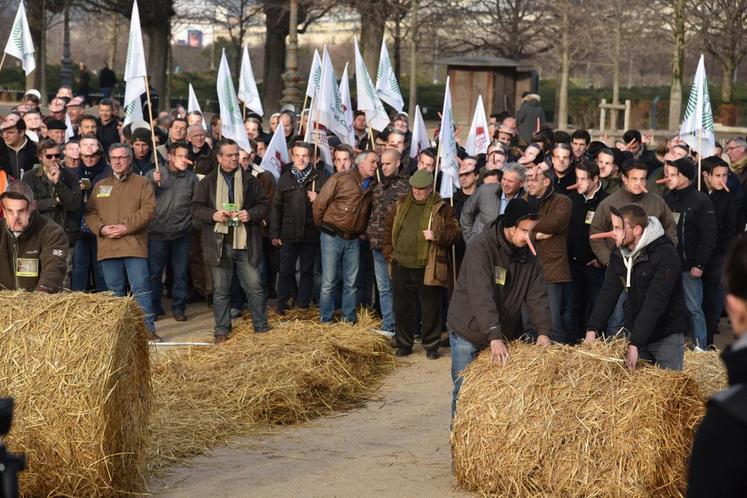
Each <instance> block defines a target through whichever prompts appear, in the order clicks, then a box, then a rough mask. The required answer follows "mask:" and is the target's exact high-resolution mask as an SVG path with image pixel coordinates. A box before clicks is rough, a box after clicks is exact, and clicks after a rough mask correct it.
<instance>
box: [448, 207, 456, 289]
mask: <svg viewBox="0 0 747 498" xmlns="http://www.w3.org/2000/svg"><path fill="white" fill-rule="evenodd" d="M449 204H451V208H452V209H454V194H453V193H452V194H451V197H450V198H449ZM451 257H452V258H453V259H454V266H452V268H451V269H452V272H453V273H454V287H456V281H457V272H456V267H457V263H456V244H451Z"/></svg>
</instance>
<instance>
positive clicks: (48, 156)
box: [44, 153, 62, 159]
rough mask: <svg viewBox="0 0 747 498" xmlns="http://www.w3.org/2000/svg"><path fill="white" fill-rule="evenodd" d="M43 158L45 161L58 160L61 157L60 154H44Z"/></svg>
mask: <svg viewBox="0 0 747 498" xmlns="http://www.w3.org/2000/svg"><path fill="white" fill-rule="evenodd" d="M44 157H46V158H47V159H59V158H61V157H62V154H60V153H57V154H44Z"/></svg>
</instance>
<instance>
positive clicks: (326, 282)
mask: <svg viewBox="0 0 747 498" xmlns="http://www.w3.org/2000/svg"><path fill="white" fill-rule="evenodd" d="M377 167H378V164H377V157H376V154H375V153H374V152H364V153H361V154H359V155H358V157H357V158H356V159H355V167H354V168H352V169H350V170H348V171H341V172H339V173H335V174H334V175H333V176H332V177H331V178H330V179H329V180H327V183H326V184H325V185H324V187H323V188H322V190H321V192H319V195H318V196H316V197H315V198H314V199H310V200H311V201H312V209H313V212H314V224H316V226H318V227H319V229H320V231H321V251H322V252H321V255H322V258H321V259H322V285H321V293H320V297H319V311H320V313H321V319H322V323H324V322H329V321H331V320H332V315H333V314H334V312H335V287H336V286H337V284H338V282H339V281H340V279H341V278H342V281H343V289H342V315H343V319H344V320H346V321H348V322H350V323H355V280H356V278H357V277H358V266H359V254H360V252H359V249H360V248H359V244H358V237H359V236H360V235H362V234H363V233H364V232H365V231H366V226H367V225H368V216H369V212H370V210H371V200H372V194H373V186H374V184H375V183H376V180H375V178H374V175H375V174H376V169H377ZM341 261H342V275H339V274H338V265H339V264H340V262H341Z"/></svg>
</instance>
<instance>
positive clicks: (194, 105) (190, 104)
mask: <svg viewBox="0 0 747 498" xmlns="http://www.w3.org/2000/svg"><path fill="white" fill-rule="evenodd" d="M190 112H199V113H200V114H202V109H200V102H199V101H198V100H197V95H196V94H195V89H194V88H192V83H190V84H189V99H188V100H187V113H190ZM202 128H203V129H204V130H205V131H207V125H206V124H205V116H204V115H203V116H202Z"/></svg>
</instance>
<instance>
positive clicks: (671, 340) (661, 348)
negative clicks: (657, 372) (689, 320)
mask: <svg viewBox="0 0 747 498" xmlns="http://www.w3.org/2000/svg"><path fill="white" fill-rule="evenodd" d="M638 358H639V359H641V360H646V361H650V362H653V363H655V364H656V366H658V367H659V368H664V369H666V370H682V367H683V365H684V358H685V335H684V334H672V335H668V336H666V337H665V338H664V339H660V340H658V341H656V342H651V343H649V344H646V346H644V347H643V348H640V349H639V350H638Z"/></svg>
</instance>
